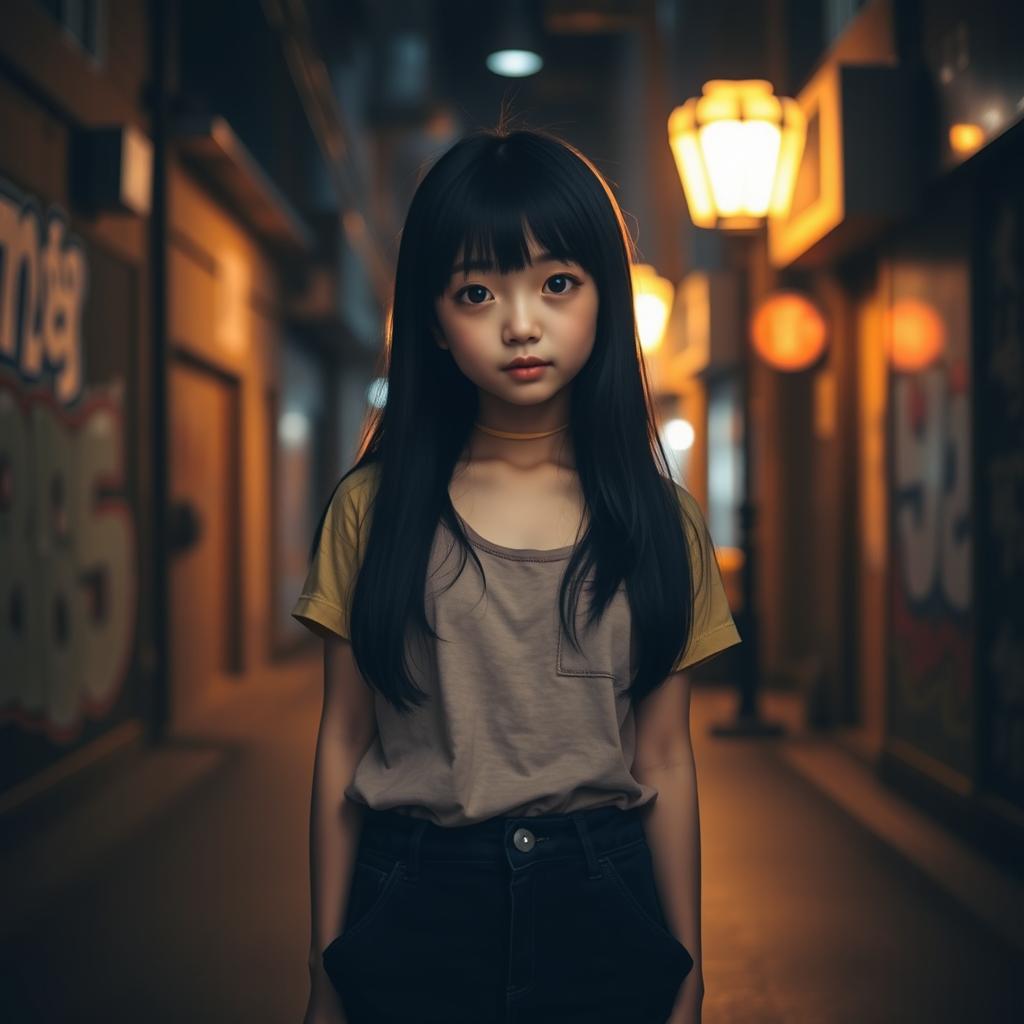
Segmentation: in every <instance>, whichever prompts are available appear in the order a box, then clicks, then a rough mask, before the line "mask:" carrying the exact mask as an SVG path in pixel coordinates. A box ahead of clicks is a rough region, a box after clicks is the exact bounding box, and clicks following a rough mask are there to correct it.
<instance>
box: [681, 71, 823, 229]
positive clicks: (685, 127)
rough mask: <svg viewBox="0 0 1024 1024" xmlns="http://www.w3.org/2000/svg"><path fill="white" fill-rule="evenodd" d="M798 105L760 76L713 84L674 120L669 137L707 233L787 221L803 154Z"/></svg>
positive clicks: (696, 217)
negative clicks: (781, 219)
mask: <svg viewBox="0 0 1024 1024" xmlns="http://www.w3.org/2000/svg"><path fill="white" fill-rule="evenodd" d="M805 133H806V118H805V117H804V113H803V111H802V110H801V109H800V106H799V104H798V103H797V102H796V100H793V99H790V98H788V97H786V96H776V95H774V94H773V92H772V85H771V83H770V82H765V81H762V80H761V79H749V80H745V81H737V82H733V81H725V80H722V79H716V80H714V81H711V82H707V83H705V85H704V88H703V89H702V95H701V96H700V97H699V98H698V97H695V96H692V97H690V99H688V100H687V101H686V102H685V103H684V104H683V105H682V106H681V107H676V108H675V110H673V111H672V113H671V114H670V115H669V119H668V136H669V145H670V146H671V147H672V155H673V156H674V157H675V161H676V168H677V170H678V171H679V177H680V180H681V181H682V183H683V191H684V192H685V193H686V203H687V206H688V207H689V209H690V219H691V220H692V221H693V223H694V224H696V225H697V226H698V227H702V228H713V227H721V228H733V229H735V228H751V227H756V226H757V225H758V223H759V222H760V220H761V218H763V217H765V216H767V215H768V214H769V212H770V213H771V215H772V216H773V217H774V216H785V214H786V213H787V212H788V210H789V205H790V202H791V201H792V198H793V186H794V184H795V182H796V172H797V168H798V167H799V164H800V157H801V155H802V153H803V149H804V136H805Z"/></svg>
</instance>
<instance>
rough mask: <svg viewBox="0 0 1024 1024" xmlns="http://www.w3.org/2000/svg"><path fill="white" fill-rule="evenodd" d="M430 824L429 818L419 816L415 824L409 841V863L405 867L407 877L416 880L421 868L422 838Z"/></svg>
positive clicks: (412, 880)
mask: <svg viewBox="0 0 1024 1024" xmlns="http://www.w3.org/2000/svg"><path fill="white" fill-rule="evenodd" d="M429 824H430V819H429V818H418V819H417V821H416V824H415V825H414V826H413V830H412V837H411V839H410V841H409V863H408V864H407V865H406V868H405V877H406V878H408V879H409V881H411V882H415V881H416V879H417V877H418V876H419V870H420V840H421V839H422V838H423V833H424V832H426V830H427V826H428V825H429Z"/></svg>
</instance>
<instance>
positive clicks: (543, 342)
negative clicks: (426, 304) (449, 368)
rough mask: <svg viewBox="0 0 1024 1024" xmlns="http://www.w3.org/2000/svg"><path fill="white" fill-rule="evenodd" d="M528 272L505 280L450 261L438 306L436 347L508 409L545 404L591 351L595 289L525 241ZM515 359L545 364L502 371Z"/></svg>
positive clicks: (570, 266)
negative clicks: (452, 265)
mask: <svg viewBox="0 0 1024 1024" xmlns="http://www.w3.org/2000/svg"><path fill="white" fill-rule="evenodd" d="M529 248H530V256H531V259H532V260H533V265H532V266H527V267H524V268H523V269H522V270H518V271H515V272H513V273H509V274H499V273H498V272H497V271H494V272H484V271H479V270H474V269H472V268H461V267H460V266H459V264H458V262H456V271H455V273H453V274H452V277H451V279H450V280H449V282H448V286H447V287H446V288H445V290H444V293H443V294H442V295H441V296H440V297H439V298H438V299H437V301H436V303H435V308H436V310H437V318H438V322H439V323H440V325H441V332H442V336H441V337H439V338H437V343H438V345H440V346H441V348H446V349H448V350H449V351H450V352H451V354H452V358H453V359H454V360H455V363H456V365H457V366H458V367H459V369H460V370H461V371H462V372H463V373H464V374H465V375H466V376H467V377H468V378H469V379H470V380H471V381H473V383H474V384H476V386H477V387H478V388H480V389H481V390H482V391H484V392H487V393H489V394H491V395H493V396H494V397H495V398H498V399H500V400H503V401H506V402H509V403H511V404H513V405H533V404H535V403H537V402H543V401H545V400H546V399H549V398H551V397H552V396H554V395H555V394H557V393H558V392H559V391H561V390H562V388H564V387H565V386H566V385H567V384H569V383H570V382H571V381H572V379H573V378H574V377H575V376H576V374H577V373H579V371H580V370H581V369H582V367H583V366H584V364H585V363H586V361H587V359H589V358H590V353H591V352H592V351H593V348H594V336H595V333H596V330H597V307H598V294H597V286H596V285H595V283H594V280H593V278H591V277H590V275H589V274H587V273H586V272H585V271H584V269H583V268H582V267H581V266H580V265H579V264H578V263H573V262H562V261H560V260H552V259H550V258H545V257H544V254H543V252H542V251H541V247H540V246H539V245H538V244H537V243H536V241H535V240H534V239H533V238H530V240H529ZM517 356H527V357H531V356H533V357H537V358H539V359H542V360H544V362H545V363H547V364H548V365H546V366H544V367H543V368H542V369H540V370H539V372H534V373H531V374H525V375H522V376H521V375H519V374H514V373H510V372H509V371H508V370H507V369H505V367H506V366H507V364H508V363H509V362H510V361H511V360H513V359H515V358H516V357H517Z"/></svg>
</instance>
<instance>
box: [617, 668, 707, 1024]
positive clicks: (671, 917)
mask: <svg viewBox="0 0 1024 1024" xmlns="http://www.w3.org/2000/svg"><path fill="white" fill-rule="evenodd" d="M689 717H690V683H689V678H688V676H687V674H686V673H685V672H674V673H672V675H670V676H669V677H668V678H667V679H666V681H665V682H664V683H663V684H662V685H661V686H659V687H658V688H657V689H656V690H654V691H653V692H652V693H651V694H650V695H649V696H648V697H647V699H646V700H644V701H643V702H642V703H641V704H640V706H639V707H638V709H637V755H636V759H635V761H634V765H633V775H634V777H635V778H636V779H637V780H638V781H640V782H643V783H645V784H646V785H649V786H654V787H655V788H656V789H657V790H658V798H657V799H656V800H654V801H653V802H652V803H650V804H648V805H647V806H646V808H645V809H644V811H643V812H642V813H643V815H644V817H643V818H642V821H643V826H644V832H645V834H646V836H647V843H648V846H649V847H650V849H651V860H652V862H653V865H654V874H655V878H656V880H657V884H658V891H659V894H660V896H661V899H662V904H663V906H664V908H665V916H666V918H667V919H668V923H669V927H670V930H671V931H672V933H673V934H674V935H675V937H676V938H677V939H678V940H679V941H680V942H681V943H682V944H683V945H684V946H685V947H686V948H687V949H688V950H689V952H690V955H691V956H692V957H693V969H692V970H691V971H690V973H689V974H688V975H687V976H686V979H685V980H684V981H683V984H682V985H681V986H680V988H679V994H678V996H677V998H676V1004H675V1007H674V1008H673V1011H672V1016H671V1018H670V1019H669V1024H699V1021H700V1012H701V1004H702V1002H703V999H704V972H703V960H702V954H701V935H700V932H701V928H700V820H699V812H698V804H697V773H696V765H695V763H694V758H693V748H692V745H691V743H690V727H689Z"/></svg>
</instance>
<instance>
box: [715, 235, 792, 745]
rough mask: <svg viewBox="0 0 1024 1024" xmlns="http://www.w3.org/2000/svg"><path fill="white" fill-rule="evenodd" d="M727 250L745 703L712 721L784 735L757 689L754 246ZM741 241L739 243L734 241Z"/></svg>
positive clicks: (719, 728) (727, 730)
mask: <svg viewBox="0 0 1024 1024" xmlns="http://www.w3.org/2000/svg"><path fill="white" fill-rule="evenodd" d="M723 241H724V242H725V244H726V251H727V253H728V254H729V256H730V257H731V259H730V261H729V262H730V264H731V265H732V267H733V269H734V270H735V272H736V273H737V274H738V276H739V289H738V291H739V302H740V318H739V322H740V338H739V351H740V355H739V361H738V368H739V380H740V392H741V394H742V396H743V397H742V403H743V501H742V503H741V504H740V510H739V511H740V530H741V534H742V537H743V571H742V577H741V578H742V589H743V611H742V613H741V614H740V616H739V620H740V621H739V623H738V624H737V628H738V629H739V633H740V637H741V638H742V641H743V642H742V643H741V644H740V647H739V660H740V678H739V697H740V700H739V707H738V709H737V712H736V717H735V718H734V719H732V721H729V722H720V723H717V724H715V725H713V726H712V727H711V734H712V735H713V736H781V735H782V734H783V733H784V732H785V729H784V727H783V725H782V723H781V722H773V721H767V720H766V719H763V718H761V717H760V714H759V713H758V708H757V690H758V685H759V683H760V678H759V675H758V665H759V664H760V657H759V644H758V633H757V612H756V608H755V603H756V593H757V589H756V586H755V584H756V580H757V576H756V564H757V563H756V557H755V552H756V547H755V542H754V541H755V529H754V527H755V523H756V521H757V505H756V502H755V499H754V458H753V438H754V430H753V423H752V420H753V405H754V403H753V401H752V385H753V377H754V358H755V357H754V351H753V346H752V345H751V344H750V338H749V335H748V324H749V320H750V316H749V305H750V292H749V274H748V261H749V259H750V256H751V247H750V246H749V245H748V244H747V243H748V242H749V241H750V239H749V238H746V237H742V236H740V237H732V238H725V239H723ZM730 243H735V244H730Z"/></svg>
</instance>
